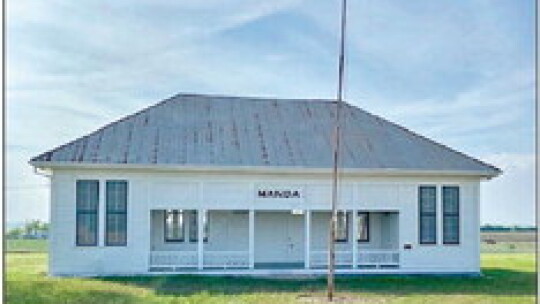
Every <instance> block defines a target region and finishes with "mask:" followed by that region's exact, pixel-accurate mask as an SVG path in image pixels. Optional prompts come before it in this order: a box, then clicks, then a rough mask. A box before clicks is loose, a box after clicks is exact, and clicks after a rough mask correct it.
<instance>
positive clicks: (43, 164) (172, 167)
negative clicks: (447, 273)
mask: <svg viewBox="0 0 540 304" xmlns="http://www.w3.org/2000/svg"><path fill="white" fill-rule="evenodd" d="M29 164H30V165H32V166H33V167H35V168H42V169H53V170H54V169H94V170H97V169H109V170H110V169H128V170H151V171H181V172H215V173H240V174H249V173H258V174H302V173H308V174H330V173H331V168H314V167H313V168H310V167H290V166H289V167H287V166H193V165H178V164H119V163H80V162H51V161H35V160H32V161H30V162H29ZM340 173H342V174H347V175H386V176H392V175H393V176H434V175H439V176H470V177H479V178H486V179H491V178H494V177H496V176H498V175H500V174H501V173H502V171H501V170H499V169H497V170H490V171H487V170H418V169H399V168H374V169H369V168H362V169H358V168H343V169H341V170H340Z"/></svg>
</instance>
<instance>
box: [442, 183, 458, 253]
mask: <svg viewBox="0 0 540 304" xmlns="http://www.w3.org/2000/svg"><path fill="white" fill-rule="evenodd" d="M442 203H443V244H459V187H456V186H444V187H443V188H442Z"/></svg>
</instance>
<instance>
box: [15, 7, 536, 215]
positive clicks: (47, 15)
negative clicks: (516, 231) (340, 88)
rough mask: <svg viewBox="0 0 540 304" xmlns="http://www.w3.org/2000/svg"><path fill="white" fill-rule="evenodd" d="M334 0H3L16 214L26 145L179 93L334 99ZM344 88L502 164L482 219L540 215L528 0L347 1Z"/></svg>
mask: <svg viewBox="0 0 540 304" xmlns="http://www.w3.org/2000/svg"><path fill="white" fill-rule="evenodd" d="M339 3H340V1H337V0H332V1H331V0H310V1H307V0H304V1H302V0H274V1H249V0H229V1H218V0H205V1H198V0H186V1H165V0H146V1H144V0H143V1H135V2H134V1H128V0H116V1H105V0H92V1H90V0H84V1H69V0H44V1H34V0H16V1H15V0H12V1H7V2H6V24H5V27H6V106H5V113H6V114H5V115H6V125H5V128H6V131H5V132H6V150H5V151H6V170H7V171H6V203H7V207H6V212H7V221H8V222H9V221H11V222H14V221H23V220H25V219H30V218H32V219H33V218H35V219H42V220H48V218H49V214H48V212H49V211H48V210H49V207H48V197H49V190H48V181H47V179H46V178H44V177H41V176H37V175H35V174H34V172H33V170H32V168H31V167H30V166H29V165H28V160H29V159H30V158H31V157H33V156H36V155H37V154H39V153H41V152H44V151H46V150H49V149H51V148H54V147H56V146H58V145H61V144H63V143H66V142H68V141H70V140H73V139H75V138H78V137H80V136H82V135H84V134H87V133H89V132H91V131H94V130H96V129H98V128H99V127H101V126H103V125H105V124H107V123H109V122H111V121H113V120H116V119H118V118H121V117H123V116H126V115H128V114H131V113H133V112H135V111H137V110H140V109H142V108H144V107H147V106H148V105H151V104H154V103H157V102H158V101H160V100H162V99H165V98H167V97H170V96H172V95H175V94H177V93H180V92H192V93H209V94H224V95H239V96H265V97H277V98H325V99H330V98H335V95H336V81H337V53H338V25H339V10H340V7H339ZM347 31H348V32H347V60H346V63H347V67H346V69H347V70H346V80H345V90H346V91H345V99H346V100H347V101H348V102H349V103H351V104H353V105H356V106H359V107H361V108H363V109H365V110H367V111H369V112H371V113H374V114H377V115H379V116H382V117H385V118H387V119H389V120H391V121H394V122H396V123H398V124H401V125H403V126H405V127H407V128H409V129H411V130H413V131H415V132H417V133H420V134H422V135H425V136H427V137H430V138H431V139H434V140H436V141H438V142H440V143H443V144H445V145H448V146H450V147H452V148H454V149H457V150H459V151H462V152H464V153H467V154H468V155H471V156H474V157H476V158H479V159H481V160H484V161H486V162H489V163H491V164H493V165H496V166H498V167H499V168H501V169H502V170H503V171H504V173H503V175H502V176H500V177H497V178H495V179H493V180H490V181H487V182H484V183H482V188H481V222H482V223H491V224H504V225H532V224H533V223H534V210H535V209H534V161H535V160H534V137H533V136H534V93H535V92H534V90H535V87H534V82H535V79H534V76H535V74H534V73H535V71H534V51H535V49H534V43H535V41H534V0H441V1H432V0H413V1H402V0H354V1H349V11H348V28H347Z"/></svg>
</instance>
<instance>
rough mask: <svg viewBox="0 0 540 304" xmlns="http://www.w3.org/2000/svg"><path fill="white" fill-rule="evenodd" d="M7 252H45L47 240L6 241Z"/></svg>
mask: <svg viewBox="0 0 540 304" xmlns="http://www.w3.org/2000/svg"><path fill="white" fill-rule="evenodd" d="M6 251H7V252H47V240H6Z"/></svg>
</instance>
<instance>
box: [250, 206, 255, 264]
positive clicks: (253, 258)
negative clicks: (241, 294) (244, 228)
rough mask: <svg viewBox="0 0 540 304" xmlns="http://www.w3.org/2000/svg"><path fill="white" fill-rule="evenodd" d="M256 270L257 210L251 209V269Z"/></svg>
mask: <svg viewBox="0 0 540 304" xmlns="http://www.w3.org/2000/svg"><path fill="white" fill-rule="evenodd" d="M254 268H255V210H253V209H249V269H254Z"/></svg>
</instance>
